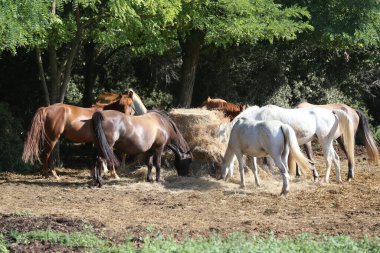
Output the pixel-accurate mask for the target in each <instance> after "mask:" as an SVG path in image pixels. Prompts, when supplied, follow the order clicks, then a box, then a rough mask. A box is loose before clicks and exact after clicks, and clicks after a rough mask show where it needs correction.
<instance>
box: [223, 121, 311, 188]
mask: <svg viewBox="0 0 380 253" xmlns="http://www.w3.org/2000/svg"><path fill="white" fill-rule="evenodd" d="M235 155H236V157H237V159H238V161H239V172H240V185H241V187H243V188H244V187H245V180H244V158H243V155H251V156H253V157H254V159H253V169H252V171H253V174H254V175H255V182H256V185H257V186H260V183H259V178H258V175H257V162H256V157H266V156H267V155H270V156H271V157H272V158H273V160H274V162H275V164H276V165H277V166H278V168H279V169H280V171H281V174H282V179H283V184H282V191H281V194H284V195H286V194H287V193H288V191H289V173H288V170H289V169H288V157H289V156H290V157H292V159H294V160H295V161H296V162H297V163H298V164H299V165H300V166H301V167H303V168H310V169H311V164H310V161H309V160H308V159H307V158H306V157H305V156H304V155H303V154H302V152H301V150H300V147H299V146H298V143H297V137H296V134H295V132H294V130H293V129H292V128H291V127H290V126H289V125H287V124H284V123H282V122H280V121H278V120H268V121H257V120H252V119H247V118H240V119H239V120H237V121H236V123H235V124H234V126H233V128H232V130H231V135H230V139H229V141H228V147H227V150H226V153H225V155H224V158H223V165H222V175H223V178H224V179H225V180H227V179H228V178H229V177H231V176H232V174H233V158H234V156H235Z"/></svg>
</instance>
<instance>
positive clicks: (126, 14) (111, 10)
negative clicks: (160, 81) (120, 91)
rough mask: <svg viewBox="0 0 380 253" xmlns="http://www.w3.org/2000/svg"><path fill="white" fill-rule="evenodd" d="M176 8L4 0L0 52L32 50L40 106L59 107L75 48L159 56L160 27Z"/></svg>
mask: <svg viewBox="0 0 380 253" xmlns="http://www.w3.org/2000/svg"><path fill="white" fill-rule="evenodd" d="M178 8H179V5H178V1H169V0H160V1H154V0H148V1H141V0H132V1H124V0H114V1H107V2H102V1H96V0H72V1H70V0H51V1H43V0H36V1H22V2H21V3H19V1H17V0H4V1H2V2H1V9H0V17H5V18H7V20H4V21H5V22H0V23H1V24H0V29H1V30H0V35H1V37H2V38H5V39H1V40H0V50H11V51H13V52H16V49H17V47H28V48H29V49H30V50H35V52H36V57H37V63H38V66H39V76H40V80H41V84H42V87H43V91H44V97H45V102H46V104H47V105H49V104H51V103H55V102H63V100H64V98H65V94H66V90H67V85H68V83H69V82H70V79H71V70H72V68H73V64H74V63H75V58H76V56H77V54H78V52H79V49H80V47H81V45H86V50H85V51H86V53H85V54H90V53H91V51H90V50H91V44H93V45H92V47H94V45H95V44H96V45H99V46H100V47H101V46H103V47H108V48H111V49H112V48H115V47H120V46H125V45H128V46H130V45H139V46H138V47H136V50H140V51H149V50H150V51H163V50H164V49H163V48H164V47H165V43H162V42H161V39H160V37H162V36H161V35H160V33H161V30H162V26H164V25H167V24H168V23H171V22H172V21H173V18H174V17H175V16H176V14H177V13H178V10H179V9H178ZM1 21H3V20H1ZM149 42H151V43H149ZM45 54H46V55H47V59H48V64H46V63H44V60H45V57H44V56H45ZM91 57H93V56H89V55H88V57H86V58H87V59H89V58H91ZM87 64H91V63H90V62H87ZM46 66H48V68H47V71H46V70H45V68H46ZM89 68H90V69H91V67H89ZM93 79H94V77H90V80H89V81H92V80H93Z"/></svg>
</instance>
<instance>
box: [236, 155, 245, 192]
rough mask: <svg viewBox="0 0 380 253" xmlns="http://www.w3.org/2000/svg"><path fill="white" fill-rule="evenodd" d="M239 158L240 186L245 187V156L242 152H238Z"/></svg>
mask: <svg viewBox="0 0 380 253" xmlns="http://www.w3.org/2000/svg"><path fill="white" fill-rule="evenodd" d="M236 156H237V159H238V161H239V173H240V187H241V188H245V179H244V157H243V155H242V154H237V155H236Z"/></svg>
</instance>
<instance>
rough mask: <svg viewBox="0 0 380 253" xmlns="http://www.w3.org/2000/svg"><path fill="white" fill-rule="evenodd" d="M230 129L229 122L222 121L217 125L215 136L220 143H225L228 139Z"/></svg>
mask: <svg viewBox="0 0 380 253" xmlns="http://www.w3.org/2000/svg"><path fill="white" fill-rule="evenodd" d="M231 130H232V124H231V123H228V122H226V123H222V124H220V125H219V126H218V129H216V133H215V134H216V138H217V139H218V140H219V141H221V142H222V143H227V142H228V140H229V139H230V135H231Z"/></svg>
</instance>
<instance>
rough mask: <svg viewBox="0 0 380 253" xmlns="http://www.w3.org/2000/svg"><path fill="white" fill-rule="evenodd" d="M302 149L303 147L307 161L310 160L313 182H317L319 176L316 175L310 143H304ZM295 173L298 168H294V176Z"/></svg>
mask: <svg viewBox="0 0 380 253" xmlns="http://www.w3.org/2000/svg"><path fill="white" fill-rule="evenodd" d="M304 147H305V151H306V156H307V158H309V160H311V161H312V162H313V165H312V172H313V178H314V182H318V180H319V175H318V171H317V168H316V167H315V160H314V155H313V149H312V146H311V141H309V142H308V143H305V145H304ZM297 171H299V168H298V166H297V167H296V174H297Z"/></svg>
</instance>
